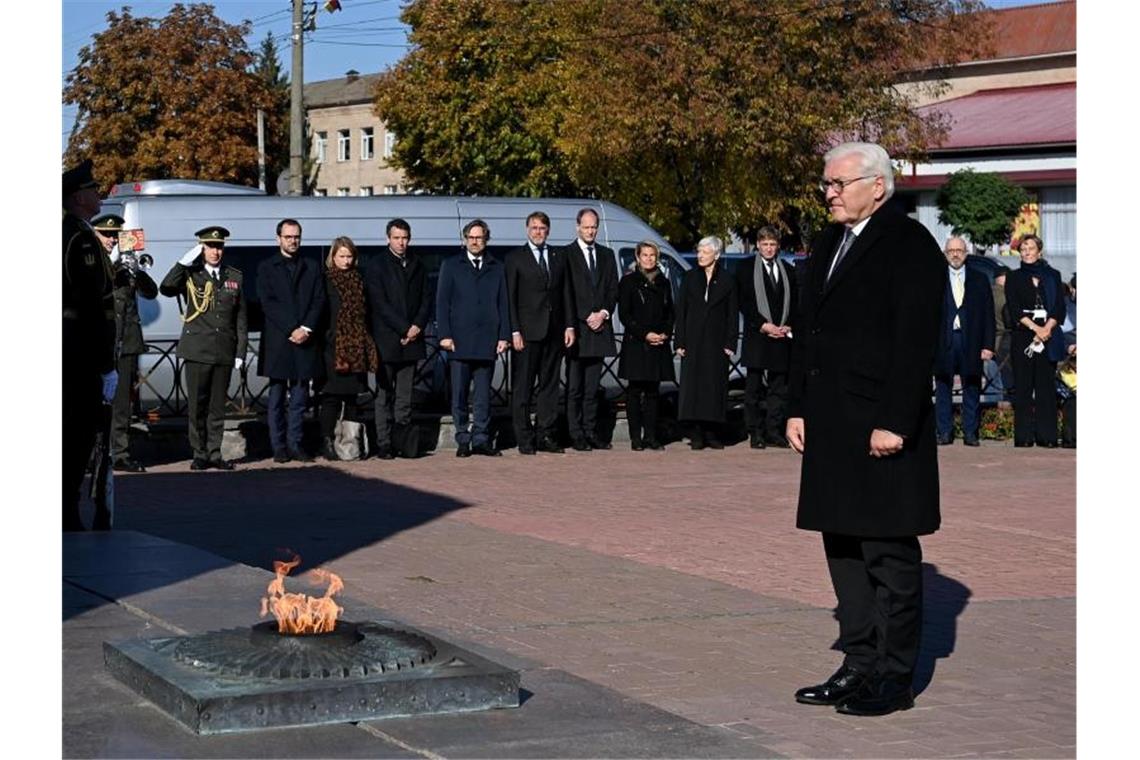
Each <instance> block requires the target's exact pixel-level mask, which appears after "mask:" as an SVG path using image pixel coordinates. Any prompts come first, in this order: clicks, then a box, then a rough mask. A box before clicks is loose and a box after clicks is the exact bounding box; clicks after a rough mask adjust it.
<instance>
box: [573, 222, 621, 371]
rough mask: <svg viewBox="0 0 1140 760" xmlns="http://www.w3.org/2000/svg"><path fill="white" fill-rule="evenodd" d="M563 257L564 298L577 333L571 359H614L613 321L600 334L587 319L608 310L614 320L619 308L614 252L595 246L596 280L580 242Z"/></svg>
mask: <svg viewBox="0 0 1140 760" xmlns="http://www.w3.org/2000/svg"><path fill="white" fill-rule="evenodd" d="M562 253H563V255H564V256H565V257H566V273H567V276H566V288H565V293H564V296H563V298H564V301H565V304H566V311H567V312H568V316H567V321H569V320H570V319H573V321H574V329H575V330H576V331H577V340H576V341H575V342H574V345H573V346H571V347H570V356H572V357H579V358H582V359H587V358H598V357H602V356H614V355H615V354H617V343H616V342H615V341H614V326H613V320H612V319H607V320H606V321H605V322H604V323H603V324H602V329H601V330H600V331H599V332H594V331H593V330H591V329H590V328H589V326H588V325H587V324H586V317H588V316H590V314H591V313H593V312H595V311H600V310H602V309H605V310H606V311H608V312H609V313H610V315H611V316H612V315H613V313H614V309H615V308H616V307H617V299H618V275H617V262H616V261H615V259H614V251H613V249H612V248H607V247H606V246H604V245H599V244H598V243H594V261H595V270H596V276H591V275H590V266H589V264H587V263H586V256H585V254H583V253H582V249H581V248H580V247H579V246H578V241H577V240H574V241H573V242H571V243H570V244H569V245H567V246H566V247H565V248H563V249H562Z"/></svg>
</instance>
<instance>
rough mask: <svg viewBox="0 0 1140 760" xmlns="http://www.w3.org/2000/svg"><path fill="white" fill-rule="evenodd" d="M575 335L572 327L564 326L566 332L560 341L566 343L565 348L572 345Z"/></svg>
mask: <svg viewBox="0 0 1140 760" xmlns="http://www.w3.org/2000/svg"><path fill="white" fill-rule="evenodd" d="M576 335H577V333H575V332H574V328H573V327H567V328H566V332H565V333H564V334H563V336H562V342H563V343H565V344H566V348H570V346H572V345H574V338H575V336H576Z"/></svg>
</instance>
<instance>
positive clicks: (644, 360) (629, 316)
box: [618, 271, 674, 380]
mask: <svg viewBox="0 0 1140 760" xmlns="http://www.w3.org/2000/svg"><path fill="white" fill-rule="evenodd" d="M618 316H619V317H621V324H622V327H623V328H624V329H625V333H624V334H623V335H622V339H621V358H620V359H619V360H618V377H621V378H624V379H626V380H673V378H674V375H673V349H672V347H671V345H670V343H671V342H670V341H669V340H666V341H665V342H664V343H662V344H661V345H660V346H651V345H649V344H648V343H646V342H645V335H646V333H651V332H654V333H665V334H666V335H672V334H673V319H674V311H673V289H672V287H671V286H670V285H669V278H668V277H667V276H666V275H665V273H664V272H660V271H658V273H657V276H656V277H654V278H653V280H650V279H649V278H648V277H646V276H645V275H643V274H642V273H641V272H640V271H634V272H630V273H629V274H627V275H626V276H625V277H622V278H621V283H619V285H618Z"/></svg>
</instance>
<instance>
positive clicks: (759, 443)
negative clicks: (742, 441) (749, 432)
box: [748, 435, 765, 449]
mask: <svg viewBox="0 0 1140 760" xmlns="http://www.w3.org/2000/svg"><path fill="white" fill-rule="evenodd" d="M748 445H749V446H751V447H752V448H754V449H762V448H764V447H765V444H764V439H763V438H761V437H760V436H758V435H754V436H752V437H751V438H750V439H749V441H748Z"/></svg>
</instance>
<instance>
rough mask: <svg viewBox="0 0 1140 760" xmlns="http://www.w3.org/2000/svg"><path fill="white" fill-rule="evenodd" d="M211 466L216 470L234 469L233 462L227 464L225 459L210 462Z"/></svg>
mask: <svg viewBox="0 0 1140 760" xmlns="http://www.w3.org/2000/svg"><path fill="white" fill-rule="evenodd" d="M210 466H211V467H213V468H214V469H215V470H227V471H228V470H232V469H233V468H234V464H233V462H227V461H226V460H224V459H214V460H212V461H211V462H210Z"/></svg>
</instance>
